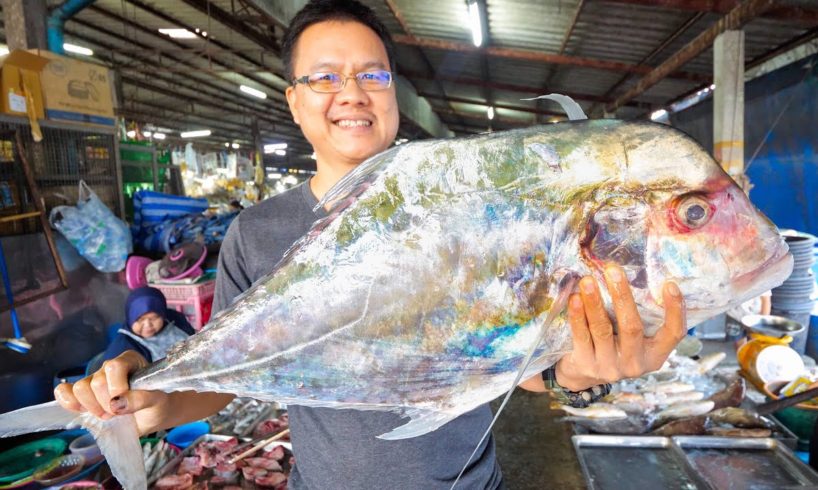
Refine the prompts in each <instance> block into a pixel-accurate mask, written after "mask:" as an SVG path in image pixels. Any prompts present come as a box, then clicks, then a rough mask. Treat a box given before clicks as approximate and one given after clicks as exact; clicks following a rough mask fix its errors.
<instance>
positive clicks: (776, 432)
mask: <svg viewBox="0 0 818 490" xmlns="http://www.w3.org/2000/svg"><path fill="white" fill-rule="evenodd" d="M764 418H765V419H767V420H769V421H771V422H772V423H773V424H775V428H774V429H773V433H772V435H771V436H770V437H771V438H772V439H775V440H777V441H779V442H781V443H782V444H784V445H785V446H787V447H788V448H790V449H792V450H793V451H796V450H797V449H798V436H796V435H795V434H794V433H793V432H792V431H791V430H790V429H788V428H787V426H786V425H784V424H782V423H781V421H780V420H778V419H777V418H775V417H774V416H771V415H765V416H764ZM568 423H570V424H571V431H572V432H573V433H574V435H578V436H582V435H602V436H608V437H610V436H612V434H596V433H594V432H591V430H590V429H588V428H587V427H583V426H581V425H579V424H575V423H573V422H568ZM619 437H657V436H655V435H653V434H651V433H650V432H648V433H645V434H622V435H620V436H619ZM678 437H713V436H692V435H691V436H678Z"/></svg>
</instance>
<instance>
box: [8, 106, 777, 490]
mask: <svg viewBox="0 0 818 490" xmlns="http://www.w3.org/2000/svg"><path fill="white" fill-rule="evenodd" d="M320 205H321V206H324V207H325V208H327V209H328V217H327V218H325V219H322V220H320V221H318V222H316V223H315V225H314V226H313V227H312V229H311V230H310V232H309V233H308V234H307V235H306V236H305V237H304V238H302V239H301V240H299V241H298V242H297V243H296V244H295V245H294V246H293V247H292V248H291V249H290V250H289V251H288V252H287V254H286V255H285V257H284V258H283V259H282V261H281V262H280V263H279V264H278V265H277V266H276V267H275V269H274V271H273V272H272V273H271V274H270V275H269V276H267V277H265V278H263V279H261V280H259V281H258V282H256V283H255V284H254V285H253V286H252V287H251V288H250V289H249V290H248V291H247V292H245V293H244V294H243V295H241V296H240V297H239V298H238V299H237V300H236V301H235V302H234V303H233V304H232V305H231V306H230V307H229V308H227V309H226V310H225V311H223V312H221V313H220V314H218V315H217V316H216V317H215V318H214V319H212V320H211V321H210V323H209V324H208V326H207V327H206V328H204V329H203V330H202V331H201V332H199V333H198V334H196V335H193V336H191V337H189V338H188V339H186V340H185V341H183V342H181V343H179V344H177V346H175V348H173V349H172V350H171V351H170V352H169V353H168V356H167V357H166V358H165V359H162V360H160V361H158V362H155V363H153V364H152V365H151V366H149V367H148V368H146V369H145V370H143V371H140V372H138V373H135V375H134V376H133V377H132V379H131V387H132V388H133V389H144V390H162V391H166V392H172V391H179V390H194V391H202V392H205V391H206V392H222V393H233V394H236V395H238V396H247V397H252V398H256V399H259V400H265V401H278V402H282V403H286V404H288V405H290V404H292V405H307V406H313V407H330V408H343V409H360V410H386V411H392V412H396V413H399V414H402V415H403V416H405V417H406V418H407V422H406V424H405V425H402V426H400V427H396V428H395V429H394V430H392V431H391V432H389V433H386V434H383V435H382V436H380V437H381V438H383V439H402V438H408V437H416V436H420V435H423V434H426V433H428V432H430V431H433V430H435V429H437V428H438V427H440V426H441V425H443V424H445V423H447V422H448V421H450V420H452V419H454V418H456V417H458V416H459V415H461V414H463V413H466V412H468V411H470V410H472V409H474V408H475V407H478V406H480V405H482V404H484V403H487V402H488V401H490V400H492V399H494V398H496V397H497V396H499V395H501V394H503V393H504V392H507V391H508V390H509V388H511V387H512V386H513V384H515V382H516V381H517V380H519V379H526V378H528V377H531V376H534V375H536V374H537V373H539V372H541V371H543V370H544V369H546V368H547V367H549V366H551V365H553V364H554V363H555V362H556V361H557V360H558V359H559V358H560V357H561V356H562V355H564V354H565V353H566V352H568V351H569V350H570V349H571V334H570V328H569V326H568V325H567V322H566V316H565V313H564V306H565V304H566V302H567V298H568V296H569V294H570V293H571V292H572V290H573V287H574V285H575V283H576V279H577V278H578V277H580V276H582V275H593V276H595V277H597V278H598V279H600V280H602V279H603V274H604V267H605V265H606V264H608V263H611V262H616V263H618V264H620V265H621V266H622V267H623V268H624V270H625V273H626V274H627V276H628V279H629V281H630V283H631V285H632V288H633V295H634V299H635V300H636V303H637V305H638V309H639V314H640V316H641V318H642V319H643V321H644V325H645V332H646V334H647V335H653V334H655V333H656V332H657V330H658V329H659V328H661V325H662V321H663V318H664V309H663V306H662V305H663V299H662V298H663V296H662V287H663V285H664V283H665V282H666V281H668V280H672V281H675V283H676V284H677V285H678V286H679V288H680V289H681V292H682V294H683V295H684V298H685V304H686V307H687V316H688V321H689V323H690V324H696V323H698V322H701V321H703V320H705V319H707V318H710V317H711V316H713V315H715V314H718V313H721V312H723V311H726V310H727V309H729V308H731V307H733V306H735V305H737V304H741V303H742V302H743V301H746V300H747V299H749V298H752V297H755V296H757V295H759V294H761V293H762V292H764V291H768V290H770V289H771V288H773V287H775V286H777V285H779V284H781V283H782V282H783V281H784V280H785V279H786V278H787V277H788V276H789V275H790V272H791V269H792V263H793V260H792V256H791V255H790V254H789V253H788V249H787V246H786V244H785V243H784V241H783V240H782V239H781V237H780V236H779V233H778V230H777V229H776V227H775V226H774V225H773V224H772V223H771V222H770V221H769V220H768V219H767V218H766V217H765V216H764V215H762V214H761V213H760V212H759V211H758V210H756V209H755V208H754V207H753V205H752V204H751V203H750V201H749V200H748V198H747V196H746V195H745V194H744V193H743V192H742V190H741V189H740V188H739V187H738V186H737V185H736V184H735V183H734V182H733V181H732V180H731V179H730V177H729V176H728V175H727V174H726V173H725V172H724V171H723V170H722V169H721V167H720V166H719V164H718V163H717V162H716V161H715V160H713V158H712V157H711V156H710V155H709V154H708V152H707V151H706V150H705V149H703V148H702V147H701V146H700V145H699V144H698V143H696V142H695V141H693V140H692V139H691V138H690V137H688V136H687V135H685V134H684V133H682V132H680V131H677V130H675V129H673V128H671V127H669V126H666V125H662V124H655V123H651V122H644V121H619V120H586V121H574V122H568V123H561V124H551V125H547V126H536V127H530V128H525V129H517V130H512V131H506V132H495V133H491V134H486V135H477V136H472V137H467V138H459V139H447V140H430V141H418V142H414V143H411V144H405V145H400V146H397V147H394V148H392V149H389V150H387V151H385V152H383V153H381V154H379V155H376V156H374V157H372V158H370V159H369V160H367V161H366V162H364V163H362V164H360V165H359V166H358V167H357V168H356V169H355V170H353V171H352V172H351V173H349V174H348V175H347V176H346V177H344V178H343V179H342V180H341V181H340V182H339V183H338V184H337V185H336V186H335V187H334V188H333V189H332V190H331V191H330V192H329V193H328V194H327V196H325V198H324V200H323V201H322V202H321V203H320ZM603 294H605V295H607V293H606V292H604V291H603ZM606 302H607V303H610V298H607V296H606ZM608 307H609V309H610V304H608ZM685 403H695V404H700V405H701V404H702V403H703V401H694V402H685ZM710 403H712V402H710ZM697 406H698V405H697ZM671 407H672V406H671ZM668 410H669V408H668ZM70 424H76V425H82V426H84V427H87V428H88V429H89V430H90V431H91V432H92V433H93V434H94V435H95V437H96V438H97V440H98V442H99V445H100V447H101V449H102V451H103V452H104V453H105V455H106V457H107V458H108V462H109V464H110V465H111V467H112V470H113V472H114V474H115V475H116V476H117V478H118V479H119V480H120V482H122V483H123V486H125V488H127V489H129V490H130V489H134V488H144V469H143V467H142V459H141V458H136V457H134V455H135V454H138V453H139V451H140V448H139V443H138V438H137V434H136V426H135V423H134V420H133V417H130V416H118V417H113V418H111V419H110V420H104V421H103V420H99V419H96V418H94V417H93V416H90V415H87V414H84V415H78V414H75V413H70V412H67V411H65V410H62V409H61V408H60V407H59V406H58V405H56V404H55V403H52V404H45V405H41V406H35V407H29V408H26V409H22V410H20V411H17V412H12V413H10V414H4V415H2V416H0V435H4V436H8V435H12V434H19V433H23V432H30V431H34V430H44V429H52V428H57V427H65V426H67V425H70Z"/></svg>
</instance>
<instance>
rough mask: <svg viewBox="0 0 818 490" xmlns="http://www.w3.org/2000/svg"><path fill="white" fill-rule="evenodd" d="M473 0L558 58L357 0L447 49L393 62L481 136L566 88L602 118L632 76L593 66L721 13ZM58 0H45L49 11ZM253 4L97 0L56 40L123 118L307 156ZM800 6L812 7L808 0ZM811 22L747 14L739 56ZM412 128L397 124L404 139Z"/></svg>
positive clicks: (654, 54)
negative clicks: (97, 64)
mask: <svg viewBox="0 0 818 490" xmlns="http://www.w3.org/2000/svg"><path fill="white" fill-rule="evenodd" d="M479 2H480V4H481V5H482V6H485V9H486V10H485V16H486V18H487V19H488V26H487V28H486V32H487V34H488V41H489V44H490V46H492V47H497V48H503V49H506V50H510V51H511V54H512V55H516V56H518V57H519V56H523V55H526V54H527V53H535V54H537V53H540V54H543V53H544V54H551V55H553V54H559V53H560V50H561V48H562V47H563V45H564V46H565V49H564V52H563V53H562V54H563V55H564V56H565V58H563V60H564V61H566V64H555V63H549V62H545V61H542V60H537V59H534V60H532V59H519V58H514V57H509V56H499V55H486V54H484V53H480V52H475V51H470V48H469V46H471V42H472V40H471V31H470V28H469V24H468V13H467V5H466V2H465V1H464V0H365V1H364V3H365V4H367V5H369V6H370V7H371V8H373V10H374V11H375V13H376V15H377V16H378V17H379V18H380V19H381V20H382V21H383V22H384V24H385V25H386V27H387V29H388V30H389V31H390V32H391V33H393V34H394V35H409V36H414V38H415V39H419V40H421V41H423V40H438V41H444V42H448V43H450V44H449V45H446V46H445V48H446V49H440V48H433V47H417V46H415V45H411V44H400V45H398V50H397V60H398V63H397V64H398V70H399V71H400V72H401V73H402V74H404V75H406V76H407V78H408V80H409V81H410V83H411V84H412V85H413V86H414V87H415V89H416V90H417V91H418V92H420V93H421V94H425V95H428V96H429V101H430V103H431V104H432V106H433V107H434V108H435V109H436V110H437V111H439V115H440V117H441V118H442V120H444V121H445V122H447V123H448V124H451V126H452V128H454V129H455V130H457V131H469V132H472V131H483V130H485V129H486V128H487V127H488V122H487V119H486V117H485V112H486V107H487V105H488V104H495V105H499V106H501V107H498V108H497V109H496V114H497V118H496V119H495V121H493V122H492V124H491V125H492V128H494V129H497V128H502V127H512V126H514V125H519V124H531V123H532V122H534V121H537V120H539V121H545V120H548V119H549V118H551V117H552V115H551V113H553V112H555V111H557V110H558V108H557V107H556V105H555V104H552V103H551V102H544V101H539V102H523V101H521V100H520V99H521V98H524V97H531V96H534V95H537V94H541V93H548V92H563V93H570V94H573V95H575V96H576V97H577V98H578V100H579V102H580V104H581V105H582V106H583V107H584V108H585V109H586V110H591V109H594V110H595V111H600V110H601V109H602V107H603V106H604V105H605V104H606V103H608V102H610V101H611V100H613V98H614V97H615V96H616V95H618V94H621V93H624V91H625V90H627V89H628V88H629V87H631V86H633V85H634V84H635V83H636V82H637V81H638V80H639V79H640V77H641V76H642V75H640V74H634V73H629V72H628V71H623V70H621V69H620V70H614V69H607V68H604V67H600V66H599V65H600V63H599V62H601V61H606V62H617V63H620V64H625V65H630V66H634V65H637V64H639V63H642V62H644V63H645V64H646V65H648V66H649V67H652V66H657V65H658V64H660V63H661V62H663V61H664V60H666V59H668V58H669V57H670V56H671V55H672V54H673V53H675V52H677V51H678V50H679V49H681V47H683V46H684V45H685V44H687V43H688V42H690V41H691V40H692V39H693V38H695V37H696V36H697V35H698V34H700V33H701V32H703V31H704V30H705V29H707V28H708V27H709V26H711V25H712V24H713V23H714V22H716V21H717V20H718V19H719V18H720V15H719V14H715V13H711V12H700V13H697V12H695V11H691V10H680V9H673V8H668V7H663V6H661V5H664V4H667V3H668V2H665V1H664V0H662V1H660V0H656V1H655V2H654V1H652V0H479ZM60 3H61V1H60V0H49V5H50V6H55V5H58V4H60ZM669 3H671V4H672V3H673V2H672V1H671V2H669ZM252 4H253V0H243V1H236V0H175V1H174V0H98V1H97V2H95V3H94V5H93V6H92V7H90V8H87V9H85V10H83V11H81V12H80V13H79V14H78V15H77V16H76V18H75V19H72V20H69V21H68V23H67V24H66V39H67V40H71V41H75V42H76V43H77V44H82V45H88V46H89V47H91V48H92V49H94V50H95V52H96V53H97V56H96V57H97V60H99V61H102V62H105V63H108V64H110V65H112V66H113V67H115V68H116V69H117V70H119V71H120V72H121V73H122V75H123V77H122V78H123V82H124V83H123V94H124V101H123V110H124V113H126V114H127V113H128V112H130V113H133V114H140V115H141V116H140V117H141V120H148V119H151V118H153V119H157V120H156V121H154V122H156V123H160V122H161V121H159V120H161V119H163V118H164V119H166V120H169V121H170V120H172V121H174V124H175V125H176V126H175V127H178V128H180V129H181V128H186V127H188V126H191V125H195V124H199V125H200V124H202V122H203V121H207V120H210V121H212V123H213V124H214V125H218V124H221V127H222V128H223V131H224V133H223V135H222V136H220V137H227V136H229V137H231V138H236V139H242V140H244V141H249V139H250V131H249V125H250V124H251V121H252V120H253V119H254V118H257V119H259V121H260V125H261V130H262V132H263V134H265V135H269V136H270V137H273V136H278V135H281V136H282V137H287V138H290V140H291V141H293V144H294V145H295V146H294V147H297V148H300V149H301V150H302V151H303V152H308V150H309V145H308V144H307V143H306V141H305V140H304V139H303V138H302V137H301V136H300V133H299V129H298V127H297V126H295V125H294V124H293V122H292V120H291V117H290V115H289V111H288V108H287V106H286V103H285V101H284V97H283V91H284V90H285V89H286V87H287V82H286V81H285V80H284V79H283V78H282V75H283V65H282V63H281V60H280V58H279V56H278V54H277V53H276V52H275V46H276V45H277V43H278V42H279V41H280V39H281V37H282V30H281V27H280V26H279V25H278V23H277V22H268V19H269V18H267V17H265V16H264V15H263V13H262V12H261V11H260V10H257V9H255V8H253V7H252ZM636 4H641V5H636ZM392 6H394V9H395V11H394V12H393V9H392ZM802 6H803V7H804V8H807V9H810V8H812V12H815V11H818V2H814V1H810V2H804V3H803V5H802ZM216 11H220V12H222V13H225V15H226V16H227V17H228V18H229V21H224V22H222V21H220V20H217V19H218V17H217V15H216V14H215V13H214V12H216ZM208 12H210V15H209V13H208ZM578 12H579V15H577V13H578ZM396 13H397V14H398V15H399V16H400V17H401V20H400V21H399V19H398V17H396V15H395V14H396ZM575 18H576V23H575V24H574V19H575ZM812 18H815V17H812ZM401 22H405V26H406V29H404V28H403V27H402V25H401ZM683 26H684V27H685V28H684V29H683V30H680V28H682V27H683ZM165 27H187V28H190V29H193V30H195V29H197V28H198V29H199V31H200V33H201V32H203V31H206V32H207V39H204V38H202V37H199V38H198V39H194V40H172V39H169V38H167V37H166V36H163V35H161V34H159V33H158V29H159V28H165ZM814 27H815V26H814V25H809V24H808V23H806V22H803V21H798V19H795V20H794V21H786V20H781V19H771V18H757V19H754V20H752V21H751V22H749V23H748V24H747V25H746V27H745V33H746V40H745V58H746V60H747V61H748V62H749V61H751V60H753V59H756V58H758V57H760V56H761V55H763V54H766V53H769V52H770V51H771V50H773V49H775V48H776V47H778V46H780V45H782V44H784V43H786V42H788V41H790V40H792V39H795V38H796V37H797V36H799V35H801V34H803V33H805V32H806V31H807V29H810V28H814ZM569 32H570V36H569V37H566V35H567V34H569ZM451 43H454V44H451ZM660 48H661V49H660ZM649 55H651V57H650V58H649V59H647V61H645V60H646V57H648V56H649ZM588 65H592V66H588ZM617 66H618V67H619V68H622V66H621V65H617ZM680 71H683V72H686V73H692V74H694V75H698V76H700V77H703V78H704V79H706V78H707V77H708V76H709V75H710V74H711V73H712V49H707V50H705V51H704V52H702V53H700V54H699V55H698V56H697V57H695V58H694V59H693V60H691V61H690V62H689V63H687V64H686V65H685V66H683V67H681V68H680ZM703 83H706V82H705V81H704V80H702V81H690V80H688V79H682V78H667V79H665V80H662V81H661V82H660V83H658V84H656V85H655V86H654V87H652V88H650V89H649V90H647V91H646V92H645V93H643V94H641V95H640V96H638V97H636V98H635V100H633V101H631V102H630V103H629V104H627V105H626V106H624V107H622V108H621V109H620V110H619V111H618V115H619V116H620V117H636V116H640V115H644V114H646V113H648V112H650V110H651V109H653V108H655V107H659V106H662V105H664V104H667V103H668V102H669V101H671V100H672V99H674V98H676V97H679V96H680V95H682V94H684V93H687V92H689V91H691V90H693V89H695V88H696V87H699V86H701V85H702V84H703ZM239 84H245V85H249V86H251V87H254V88H257V89H260V90H263V91H264V92H266V93H267V94H268V95H269V97H268V99H267V100H264V101H262V100H259V99H254V98H252V97H250V96H247V95H246V94H242V93H240V92H238V85H239ZM509 107H511V108H509ZM513 107H518V108H520V107H522V108H527V109H528V111H521V110H514V109H513ZM530 111H539V114H537V113H535V112H530ZM165 126H167V124H165ZM419 130H420V129H419V128H418V127H407V129H406V131H408V132H411V133H412V134H416V133H417V131H419Z"/></svg>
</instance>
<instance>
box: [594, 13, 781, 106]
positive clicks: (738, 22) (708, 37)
mask: <svg viewBox="0 0 818 490" xmlns="http://www.w3.org/2000/svg"><path fill="white" fill-rule="evenodd" d="M773 3H774V0H745V1H744V2H742V3H741V4H739V6H738V7H736V8H734V9H733V10H731V11H730V13H728V14H727V15H725V16H724V17H722V18H721V19H719V21H718V22H716V23H715V24H713V25H712V26H710V27H709V28H708V29H706V30H705V31H704V32H702V33H701V34H699V35H698V36H696V37H695V38H694V39H693V40H692V41H690V42H689V43H687V44H686V45H685V46H684V47H683V48H682V49H680V50H679V51H677V52H676V53H674V54H673V55H672V56H670V57H669V58H668V59H667V60H665V61H664V62H663V63H662V64H661V65H659V66H657V67H656V68H654V69H653V70H652V71H651V72H650V73H648V74H647V75H645V76H644V77H642V79H641V80H639V82H637V84H636V86H634V87H632V88H631V89H630V90H628V91H627V92H625V93H624V94H622V95H620V96H619V97H618V98H617V99H616V100H615V101H613V102H612V103H611V104H608V106H607V107H606V108H605V110H606V111H608V112H614V111H615V110H616V109H617V108H619V107H621V106H622V104H624V103H625V102H628V101H629V100H631V99H633V98H634V97H637V96H639V95H640V94H642V93H644V92H645V91H646V90H648V89H649V88H650V87H652V86H654V85H656V84H657V83H659V81H661V80H662V79H663V78H665V77H667V76H668V74H670V73H671V72H673V71H675V70H677V69H678V68H679V67H680V66H682V65H684V64H685V63H687V62H688V61H690V60H691V59H693V58H694V57H696V56H697V55H698V54H700V53H701V52H702V51H705V50H706V49H709V48H710V47H711V46H712V45H713V41H715V39H716V36H718V35H719V34H721V33H722V32H724V31H726V30H728V29H738V28H740V27H741V26H742V25H744V24H745V23H747V22H749V21H750V20H752V19H753V18H755V17H757V16H758V15H760V14H761V13H763V12H764V11H765V10H766V9H767V8H769V7H770V6H771V5H772V4H773Z"/></svg>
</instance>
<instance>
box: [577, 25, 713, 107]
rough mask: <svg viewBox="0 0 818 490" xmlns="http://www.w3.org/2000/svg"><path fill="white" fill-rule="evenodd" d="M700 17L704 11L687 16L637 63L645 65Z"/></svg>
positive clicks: (615, 86) (607, 94)
mask: <svg viewBox="0 0 818 490" xmlns="http://www.w3.org/2000/svg"><path fill="white" fill-rule="evenodd" d="M702 17H704V13H702V12H697V13H695V14H693V15H692V16H690V17H688V19H687V20H686V21H684V22H683V23H682V25H680V26H679V27H678V28H676V30H674V31H673V32H672V33H671V34H670V35H669V36H668V37H666V38H665V39H664V40H663V41H662V42H661V43H659V45H658V46H656V47H655V48H653V50H652V51H651V52H650V53H648V54H647V55H646V56H645V57H644V58H642V59H641V60H640V61H639V63H638V64H639V65H645V64H646V63H649V62H650V61H651V60H652V59H653V58H654V57H655V56H656V55H658V54H659V53H661V52H662V51H663V50H664V49H665V48H667V47H668V46H669V45H670V43H672V42H673V41H675V40H676V39H677V38H678V37H679V36H681V35H682V34H684V33H685V32H687V30H688V29H690V28H691V27H692V26H693V25H694V24H696V22H698V21H699V20H701V18H702ZM631 76H632V75H631V74H629V73H626V74H624V75H622V78H620V79H619V80H618V81H617V82H616V83H614V84H613V85H611V88H609V89H608V90H606V91H605V93H604V94H603V97H604V98H609V97H611V95H613V93H614V91H616V89H618V88H619V87H621V86H622V84H623V83H625V82H626V81H627V80H628V79H630V78H631ZM597 105H598V103H594V105H592V106H591V109H590V110H589V111H588V112H589V113H593V112H594V110H595V109H596V107H597Z"/></svg>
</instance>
